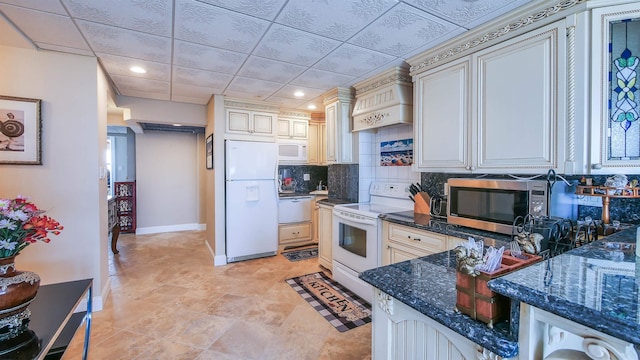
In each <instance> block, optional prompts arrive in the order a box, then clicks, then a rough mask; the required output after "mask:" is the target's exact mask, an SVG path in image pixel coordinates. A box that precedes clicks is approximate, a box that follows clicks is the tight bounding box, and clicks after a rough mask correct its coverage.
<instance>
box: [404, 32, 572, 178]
mask: <svg viewBox="0 0 640 360" xmlns="http://www.w3.org/2000/svg"><path fill="white" fill-rule="evenodd" d="M565 32H566V29H565V21H564V20H561V21H557V22H555V23H552V24H549V25H546V26H543V27H540V28H538V29H536V30H533V31H530V32H528V33H525V34H523V35H520V36H516V37H514V38H511V39H509V40H507V41H504V42H502V43H499V44H496V45H493V46H490V47H487V48H485V49H482V50H480V51H477V52H475V53H473V54H471V55H467V56H465V57H462V58H460V59H457V60H455V61H451V62H448V63H446V64H445V65H441V66H439V67H436V68H433V69H431V70H428V71H425V72H423V73H420V74H416V75H415V76H414V92H415V94H414V96H415V98H416V99H417V100H416V105H415V106H414V112H415V113H414V118H415V119H416V120H415V121H414V133H415V134H414V137H415V138H416V139H419V140H418V141H417V144H416V150H417V151H416V157H417V159H416V161H415V165H414V169H415V170H417V171H446V172H459V173H461V172H464V173H468V172H479V173H505V172H516V173H546V172H547V170H548V169H555V170H556V171H558V172H564V167H565V144H566V140H565V139H566V134H567V133H566V129H565V127H566V116H565V112H566V102H565V98H566V91H565V81H564V79H565V76H566V59H565V58H566V49H565V43H566V38H565Z"/></svg>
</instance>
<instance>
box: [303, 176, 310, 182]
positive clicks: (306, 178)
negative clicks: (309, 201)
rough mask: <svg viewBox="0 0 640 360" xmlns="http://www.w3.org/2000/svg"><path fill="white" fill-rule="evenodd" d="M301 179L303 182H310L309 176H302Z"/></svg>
mask: <svg viewBox="0 0 640 360" xmlns="http://www.w3.org/2000/svg"><path fill="white" fill-rule="evenodd" d="M302 179H303V180H304V181H309V180H311V176H309V174H304V175H302Z"/></svg>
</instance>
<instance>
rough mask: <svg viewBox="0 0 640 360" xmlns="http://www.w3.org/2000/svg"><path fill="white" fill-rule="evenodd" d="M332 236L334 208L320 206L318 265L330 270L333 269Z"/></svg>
mask: <svg viewBox="0 0 640 360" xmlns="http://www.w3.org/2000/svg"><path fill="white" fill-rule="evenodd" d="M332 234H333V207H332V206H331V205H324V204H318V263H319V264H320V265H321V266H322V267H324V268H326V269H328V270H332V269H333V255H332V253H331V251H332V250H331V249H332V247H331V237H332Z"/></svg>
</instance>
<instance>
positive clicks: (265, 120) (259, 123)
mask: <svg viewBox="0 0 640 360" xmlns="http://www.w3.org/2000/svg"><path fill="white" fill-rule="evenodd" d="M275 119H276V115H274V114H268V113H253V133H255V134H258V135H273V133H274V131H273V130H274V123H275Z"/></svg>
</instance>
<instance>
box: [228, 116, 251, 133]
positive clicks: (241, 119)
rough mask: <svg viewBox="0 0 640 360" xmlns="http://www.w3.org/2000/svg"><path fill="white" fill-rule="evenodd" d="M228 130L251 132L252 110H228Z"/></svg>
mask: <svg viewBox="0 0 640 360" xmlns="http://www.w3.org/2000/svg"><path fill="white" fill-rule="evenodd" d="M227 131H230V132H243V133H248V132H250V131H251V114H250V112H248V111H242V110H227Z"/></svg>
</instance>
